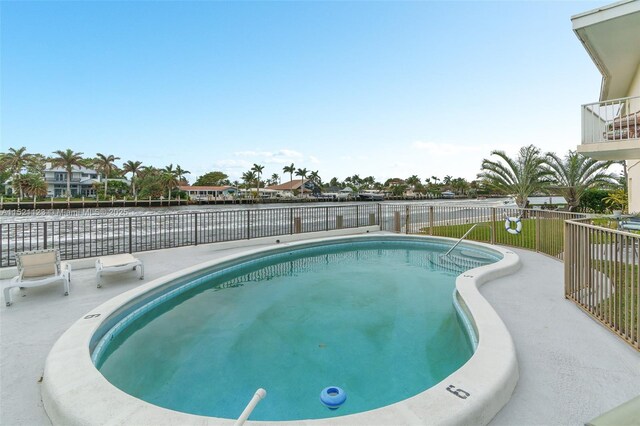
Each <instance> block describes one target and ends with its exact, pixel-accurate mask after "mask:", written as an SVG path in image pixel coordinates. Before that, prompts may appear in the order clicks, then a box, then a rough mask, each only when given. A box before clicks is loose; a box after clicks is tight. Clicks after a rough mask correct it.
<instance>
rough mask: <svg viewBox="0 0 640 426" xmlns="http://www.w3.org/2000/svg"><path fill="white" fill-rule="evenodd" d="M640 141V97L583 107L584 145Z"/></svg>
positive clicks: (595, 103)
mask: <svg viewBox="0 0 640 426" xmlns="http://www.w3.org/2000/svg"><path fill="white" fill-rule="evenodd" d="M634 139H640V96H634V97H629V98H621V99H612V100H609V101H604V102H594V103H592V104H586V105H582V143H583V144H589V143H603V142H624V141H628V140H634Z"/></svg>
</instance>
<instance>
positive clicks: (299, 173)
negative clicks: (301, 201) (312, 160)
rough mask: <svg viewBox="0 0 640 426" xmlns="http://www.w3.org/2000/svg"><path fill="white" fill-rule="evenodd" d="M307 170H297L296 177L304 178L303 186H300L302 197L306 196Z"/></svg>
mask: <svg viewBox="0 0 640 426" xmlns="http://www.w3.org/2000/svg"><path fill="white" fill-rule="evenodd" d="M307 173H309V172H308V171H307V169H298V170H296V176H300V177H301V178H302V184H301V185H300V196H301V197H302V196H304V179H305V178H306V177H307Z"/></svg>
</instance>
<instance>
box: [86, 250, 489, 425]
mask: <svg viewBox="0 0 640 426" xmlns="http://www.w3.org/2000/svg"><path fill="white" fill-rule="evenodd" d="M446 249H448V247H447V246H445V245H440V244H434V243H424V242H420V243H416V242H392V241H368V242H350V243H348V244H335V245H330V246H321V247H311V248H305V249H302V250H295V251H290V252H284V253H279V254H275V255H269V256H267V257H264V258H262V259H256V260H251V261H248V262H245V263H243V264H240V265H237V266H233V267H230V268H226V269H223V270H220V271H215V272H208V273H207V274H206V275H204V276H203V277H200V281H202V282H201V283H199V284H198V285H197V286H195V287H193V288H191V289H189V290H187V291H185V292H182V293H181V294H178V295H177V296H176V297H173V298H170V299H168V300H166V301H163V302H162V303H160V304H158V305H157V306H155V307H153V308H152V309H149V310H148V311H147V312H144V313H142V314H139V313H140V312H141V311H144V309H142V310H139V311H138V314H139V316H137V315H138V314H136V315H133V316H129V317H128V318H125V319H123V320H122V321H121V324H120V325H119V326H118V327H116V328H117V329H118V331H117V332H112V333H111V334H110V335H108V336H107V337H106V338H105V339H103V342H102V343H101V345H100V350H99V353H97V356H96V357H95V358H96V359H95V362H96V365H97V367H98V368H99V370H100V372H101V373H102V374H103V375H104V376H105V377H106V378H107V379H108V380H109V381H110V382H111V383H112V384H113V385H115V386H117V387H118V388H120V389H122V390H123V391H125V392H127V393H129V394H131V395H133V396H135V397H138V398H140V399H143V400H145V401H148V402H150V403H153V404H156V405H159V406H162V407H166V408H170V409H173V410H177V411H183V412H188V413H192V414H200V415H207V416H215V417H225V418H237V417H238V416H239V415H240V413H241V412H242V410H243V409H244V407H245V405H246V404H247V403H248V401H249V399H250V398H251V397H252V395H253V393H254V392H255V391H256V389H258V388H260V387H262V388H265V389H266V390H267V397H266V399H264V400H263V401H261V402H260V404H258V406H257V408H256V409H255V410H254V412H253V414H252V415H251V417H250V418H251V419H252V420H294V419H313V418H324V417H333V416H340V415H345V414H350V413H356V412H361V411H366V410H371V409H374V408H378V407H382V406H385V405H389V404H391V403H394V402H397V401H401V400H403V399H406V398H408V397H411V396H413V395H416V394H418V393H420V392H422V391H424V390H426V389H428V388H429V387H431V386H433V385H434V384H436V383H438V382H439V381H441V380H442V379H444V378H445V377H446V376H448V375H449V374H451V373H452V372H453V371H455V370H456V369H458V368H459V367H460V366H461V365H462V364H464V363H465V362H466V361H467V360H468V359H469V358H470V357H471V355H472V348H471V345H470V343H469V339H468V336H467V335H466V334H465V331H464V328H463V326H462V325H461V323H460V322H459V319H458V317H457V315H456V313H455V310H454V308H453V304H452V293H453V290H454V287H455V277H456V276H457V275H458V274H459V273H460V272H461V271H462V269H464V268H468V267H469V265H467V266H465V267H461V266H458V269H459V270H456V268H455V267H452V266H451V265H450V264H443V263H441V262H438V261H437V259H438V255H439V254H442V253H444V252H445V251H446ZM465 250H466V252H467V254H468V256H465V257H466V258H470V259H473V260H472V263H473V262H475V263H480V264H482V263H485V264H486V263H491V262H494V261H496V260H498V257H497V256H496V255H495V254H488V253H486V252H474V251H473V250H470V249H468V248H466V249H463V252H464V251H465ZM458 255H460V252H458ZM458 263H460V262H458ZM463 263H464V262H463ZM475 266H477V265H475ZM136 316H137V318H136ZM122 324H124V326H123V325H122ZM327 386H339V387H341V388H343V389H344V390H345V391H346V392H347V395H348V396H347V401H346V402H345V404H344V405H343V406H342V407H340V408H339V409H338V410H335V411H332V410H329V409H327V408H326V407H324V406H323V405H322V404H321V403H320V401H319V394H320V391H321V390H322V389H323V388H325V387H327Z"/></svg>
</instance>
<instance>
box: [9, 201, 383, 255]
mask: <svg viewBox="0 0 640 426" xmlns="http://www.w3.org/2000/svg"><path fill="white" fill-rule="evenodd" d="M377 225H380V205H378V204H358V205H344V206H326V207H323V206H319V207H291V208H273V209H252V210H219V211H210V212H195V213H174V214H163V215H140V216H117V217H97V218H86V219H64V220H49V221H38V222H12V223H0V267H7V266H14V265H15V254H16V253H18V252H23V251H30V250H39V249H46V248H57V249H59V250H60V254H61V257H62V259H64V260H69V259H82V258H87V257H95V256H105V255H111V254H119V253H133V252H141V251H149V250H158V249H165V248H173V247H182V246H189V245H197V244H209V243H216V242H224V241H236V240H245V239H253V238H262V237H273V236H278V235H288V234H299V233H307V232H319V231H331V230H336V229H343V228H358V227H362V226H377Z"/></svg>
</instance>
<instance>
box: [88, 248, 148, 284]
mask: <svg viewBox="0 0 640 426" xmlns="http://www.w3.org/2000/svg"><path fill="white" fill-rule="evenodd" d="M136 269H137V270H138V278H139V279H144V265H143V264H142V261H141V260H140V259H137V258H135V257H134V256H133V255H131V254H116V255H113V256H104V257H99V258H98V260H96V284H97V286H98V288H100V287H102V274H104V273H118V272H125V271H132V270H136Z"/></svg>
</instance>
